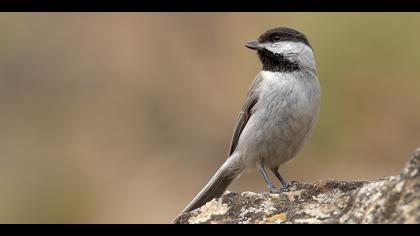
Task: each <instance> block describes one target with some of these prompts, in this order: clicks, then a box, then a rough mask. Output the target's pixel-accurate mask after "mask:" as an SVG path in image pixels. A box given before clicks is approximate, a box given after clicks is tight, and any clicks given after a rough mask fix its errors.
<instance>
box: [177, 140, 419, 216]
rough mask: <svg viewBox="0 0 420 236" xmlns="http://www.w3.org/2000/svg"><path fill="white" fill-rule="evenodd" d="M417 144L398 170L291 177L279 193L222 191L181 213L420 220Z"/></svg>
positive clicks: (188, 214) (187, 214)
mask: <svg viewBox="0 0 420 236" xmlns="http://www.w3.org/2000/svg"><path fill="white" fill-rule="evenodd" d="M419 170H420V148H419V149H417V151H416V153H415V155H414V157H413V158H412V159H411V160H410V161H409V162H408V164H407V165H406V167H405V168H404V169H403V170H402V172H401V174H400V175H398V176H390V177H387V178H382V179H379V180H376V181H371V182H368V181H353V182H346V181H336V180H326V181H323V182H317V183H313V184H306V183H297V182H295V183H294V188H293V190H291V191H289V192H283V193H280V194H269V193H252V192H243V193H234V192H226V193H225V194H224V195H223V196H222V197H221V198H219V199H213V200H212V201H210V202H208V203H207V204H206V205H204V206H203V207H201V208H199V209H196V210H194V211H192V212H188V213H185V214H183V215H181V216H180V217H179V218H178V222H177V223H183V224H184V223H186V224H202V223H204V224H288V223H300V224H311V223H315V224H321V223H342V224H343V223H412V224H418V223H420V171H419Z"/></svg>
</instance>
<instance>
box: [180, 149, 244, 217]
mask: <svg viewBox="0 0 420 236" xmlns="http://www.w3.org/2000/svg"><path fill="white" fill-rule="evenodd" d="M232 160H233V158H232V157H230V158H228V160H227V161H226V162H225V163H224V164H223V165H222V167H220V168H219V170H217V172H216V174H214V176H213V177H212V178H211V179H210V181H209V182H208V183H207V185H206V186H205V187H204V188H203V189H202V190H201V191H200V192H199V193H198V194H197V196H196V197H195V198H194V199H193V200H192V201H191V202H190V204H188V206H187V207H186V208H185V209H184V210H183V211H182V212H181V213H180V214H179V215H178V217H176V218H175V220H174V221H173V223H176V222H177V221H178V219H179V216H181V215H182V214H183V213H186V212H190V211H192V210H195V209H197V208H199V207H201V206H203V205H204V204H206V203H207V202H209V201H211V200H212V199H214V198H218V197H220V196H222V195H223V193H224V192H225V191H226V189H227V188H228V187H229V185H230V184H231V183H232V182H233V181H234V180H235V179H236V178H237V177H238V176H239V175H240V174H241V172H242V169H241V168H240V167H237V166H235V165H233V161H232Z"/></svg>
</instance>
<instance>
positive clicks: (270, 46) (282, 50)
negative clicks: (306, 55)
mask: <svg viewBox="0 0 420 236" xmlns="http://www.w3.org/2000/svg"><path fill="white" fill-rule="evenodd" d="M262 46H263V47H264V48H265V49H267V50H269V51H270V52H273V53H276V54H283V55H285V56H286V55H287V54H299V53H302V52H304V51H305V50H308V49H309V50H310V51H312V50H311V49H310V48H309V47H308V46H307V45H306V44H304V43H300V42H275V43H263V44H262Z"/></svg>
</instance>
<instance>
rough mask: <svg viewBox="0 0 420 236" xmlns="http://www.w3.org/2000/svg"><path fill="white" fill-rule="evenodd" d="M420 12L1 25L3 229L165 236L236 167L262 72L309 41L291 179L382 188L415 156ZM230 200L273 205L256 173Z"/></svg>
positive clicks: (95, 17) (419, 140)
mask: <svg viewBox="0 0 420 236" xmlns="http://www.w3.org/2000/svg"><path fill="white" fill-rule="evenodd" d="M419 23H420V14H396V13H388V14H379V13H358V14H353V13H342V14H335V13H328V14H326V13H299V14H298V13H287V14H283V13H271V14H262V13H253V14H250V13H223V14H221V13H206V14H193V13H125V14H118V13H96V14H87V13H84V14H82V13H80V14H76V13H61V14H59V13H54V14H52V13H48V14H47V13H42V14H41V13H31V14H29V13H25V14H23V13H2V14H0V32H1V36H0V222H1V223H165V222H169V221H170V220H171V219H172V218H173V217H174V216H176V214H177V213H178V212H179V211H180V210H182V209H183V207H185V205H186V204H187V203H188V202H189V201H190V200H191V199H192V198H193V197H194V196H195V194H196V193H197V192H198V191H199V190H200V189H201V187H202V186H203V185H204V184H205V183H206V181H207V180H208V179H209V178H210V177H211V175H212V174H213V173H214V171H215V170H216V169H217V168H218V166H219V165H220V164H221V163H222V162H223V161H224V160H225V158H226V155H227V151H228V147H229V143H230V138H231V135H232V131H233V126H234V123H235V121H236V117H237V114H238V111H239V109H240V107H241V106H242V102H243V100H244V97H245V94H246V92H247V89H248V86H249V84H250V83H251V81H252V79H253V77H254V76H255V74H256V73H257V72H258V70H259V69H260V65H259V62H258V59H257V57H256V55H255V53H254V52H252V51H250V50H248V49H246V48H245V47H244V46H243V45H244V43H245V42H247V41H249V40H253V39H255V38H256V37H258V36H259V34H260V33H262V32H263V31H264V30H266V29H268V28H272V27H277V26H289V27H293V28H296V29H298V30H300V31H302V32H304V33H305V34H306V35H307V36H308V37H309V39H310V41H311V43H312V45H313V47H314V49H315V53H316V58H317V65H318V72H319V79H320V82H321V86H322V89H323V97H322V105H321V114H320V117H319V122H318V125H317V128H316V130H315V133H314V135H313V137H312V139H311V141H310V143H308V145H306V147H305V149H304V150H303V151H302V152H301V153H300V154H299V156H298V158H296V159H295V160H294V161H292V162H291V163H289V164H288V165H285V166H283V167H282V168H281V172H282V173H283V174H284V175H285V176H286V177H287V179H289V180H299V181H307V182H313V181H319V180H324V179H329V178H334V179H344V180H349V179H376V178H380V177H383V176H387V175H394V174H397V173H398V172H399V170H400V169H401V168H402V166H403V165H404V163H405V162H406V161H407V160H408V157H409V155H410V154H412V153H413V152H414V150H415V148H416V147H417V146H419V145H420V132H419V131H420V119H419V118H420V109H419V108H420V96H419V86H420V80H419V75H420V66H419V65H420V59H419V56H418V55H420V44H419V42H420V30H419V28H418V25H419ZM230 190H233V191H245V190H249V191H266V188H265V185H264V182H263V180H262V178H261V177H260V176H259V175H258V174H257V173H254V174H250V175H247V176H243V177H242V178H241V179H240V180H239V181H237V182H236V183H235V184H234V185H233V186H232V187H231V188H230Z"/></svg>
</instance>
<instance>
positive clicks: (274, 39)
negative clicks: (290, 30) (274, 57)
mask: <svg viewBox="0 0 420 236" xmlns="http://www.w3.org/2000/svg"><path fill="white" fill-rule="evenodd" d="M280 38H281V37H280V35H278V34H275V35H273V41H279V40H280Z"/></svg>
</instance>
